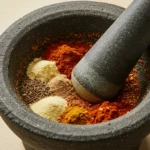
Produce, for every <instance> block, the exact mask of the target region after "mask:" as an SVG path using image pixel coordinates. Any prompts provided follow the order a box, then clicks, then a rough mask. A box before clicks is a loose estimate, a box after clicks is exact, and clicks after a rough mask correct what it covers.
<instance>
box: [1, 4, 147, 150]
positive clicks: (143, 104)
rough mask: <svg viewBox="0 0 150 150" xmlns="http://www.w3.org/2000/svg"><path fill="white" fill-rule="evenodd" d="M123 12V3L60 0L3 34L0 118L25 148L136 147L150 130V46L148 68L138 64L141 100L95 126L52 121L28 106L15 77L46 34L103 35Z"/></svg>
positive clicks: (134, 149)
mask: <svg viewBox="0 0 150 150" xmlns="http://www.w3.org/2000/svg"><path fill="white" fill-rule="evenodd" d="M123 11H124V9H123V8H121V7H119V6H115V5H111V4H105V3H97V2H90V1H84V2H83V1H81V2H80V1H77V2H66V3H60V4H55V5H51V6H46V7H43V8H40V9H38V10H35V11H33V12H31V13H29V14H28V15H26V16H25V17H23V18H21V19H19V20H18V21H17V22H15V23H14V24H13V25H11V26H10V27H9V28H8V29H7V30H6V31H5V32H4V33H3V34H2V35H1V37H0V62H1V63H0V85H1V88H0V112H1V117H2V118H3V120H4V121H5V122H6V124H7V125H8V126H9V128H10V129H11V130H12V131H13V132H14V133H15V134H16V135H17V136H18V137H19V138H20V139H21V140H22V141H23V144H24V146H25V148H26V150H85V149H86V150H91V149H93V150H137V149H138V147H139V145H140V143H141V141H142V140H143V139H144V138H145V137H146V136H147V135H148V134H149V132H150V93H149V85H150V84H149V80H150V79H149V78H148V73H147V72H145V71H144V70H145V69H146V70H148V69H149V68H150V67H149V66H150V52H149V51H148V50H146V52H145V53H144V54H143V56H142V59H143V61H145V62H146V65H145V68H143V66H142V65H141V66H140V65H139V76H140V78H139V79H140V87H141V94H140V100H139V104H138V105H137V106H136V107H135V108H134V109H133V110H132V111H131V112H129V113H127V114H126V115H124V116H122V117H119V118H117V119H114V120H112V121H108V122H105V123H99V124H95V125H69V124H67V125H66V124H61V123H56V122H52V121H48V120H46V119H44V118H42V117H39V116H38V115H36V114H34V113H33V112H32V111H31V110H29V109H28V108H27V107H26V106H25V105H24V104H23V103H22V102H21V101H20V100H19V98H18V96H17V94H16V89H15V84H16V82H15V81H16V80H17V72H18V70H19V69H20V66H23V69H26V64H27V62H29V61H31V60H32V59H31V58H33V57H35V56H38V55H40V51H39V52H37V50H36V49H37V47H38V49H41V50H42V49H43V47H44V46H45V45H46V42H45V41H47V39H50V40H51V41H55V39H57V40H58V39H63V38H64V39H69V38H71V35H73V34H74V35H75V34H85V35H86V34H88V33H100V34H103V33H104V32H105V31H106V30H107V28H108V27H109V26H110V25H111V24H112V23H113V22H114V21H115V20H116V19H117V18H118V16H119V15H120V14H121V13H122V12H123ZM56 37H57V38H56ZM89 39H90V37H89ZM50 40H48V41H50ZM91 40H93V41H94V40H95V39H93V37H92V38H91ZM8 143H9V141H8Z"/></svg>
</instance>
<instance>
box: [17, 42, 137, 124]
mask: <svg viewBox="0 0 150 150" xmlns="http://www.w3.org/2000/svg"><path fill="white" fill-rule="evenodd" d="M91 46H92V43H90V42H84V43H83V42H66V41H60V42H58V43H53V44H50V45H49V46H48V47H47V49H46V50H45V51H44V52H43V54H42V56H41V58H35V59H34V60H33V61H32V62H31V63H30V64H29V65H28V68H27V72H26V77H25V78H24V80H23V82H22V83H21V85H20V88H19V89H20V91H19V92H20V95H21V97H22V100H23V101H24V102H25V103H26V104H27V105H28V106H29V107H30V108H31V110H32V111H33V112H35V113H36V114H38V115H40V116H42V117H44V118H47V119H49V120H53V121H58V122H61V123H66V124H96V123H101V122H106V121H109V120H112V119H115V118H117V117H120V116H122V115H124V114H126V113H128V112H129V111H131V110H132V109H133V108H134V107H135V106H136V104H137V102H138V99H139V96H140V87H139V82H138V77H137V70H136V68H134V69H133V70H132V72H131V73H130V74H129V76H128V78H127V79H126V82H125V84H124V87H123V88H122V90H121V91H120V93H119V95H118V97H117V98H116V99H115V100H113V101H111V102H110V101H107V100H105V101H103V102H100V103H98V104H91V103H88V102H86V101H84V100H83V99H82V98H81V97H79V96H78V94H77V93H76V91H75V90H74V88H73V86H72V83H71V80H70V78H71V72H72V69H73V67H74V66H75V65H76V64H77V63H78V62H79V60H80V59H81V58H82V57H83V55H84V54H85V53H86V52H87V51H88V50H89V49H90V47H91Z"/></svg>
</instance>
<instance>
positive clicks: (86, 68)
mask: <svg viewBox="0 0 150 150" xmlns="http://www.w3.org/2000/svg"><path fill="white" fill-rule="evenodd" d="M108 17H109V16H108ZM149 43H150V0H134V1H133V3H132V4H131V5H130V6H129V7H128V8H127V9H126V10H125V11H124V12H123V13H122V14H121V15H120V17H119V18H118V19H117V20H116V21H115V22H114V23H113V24H112V25H111V26H110V28H109V29H108V30H107V31H106V32H105V33H104V34H103V35H102V37H101V38H100V39H99V40H98V41H97V42H96V43H95V44H94V46H93V47H92V48H91V49H90V50H89V51H88V52H87V53H86V55H85V56H84V57H83V58H82V59H81V60H80V61H79V63H78V64H77V65H76V66H75V67H74V69H73V71H72V83H73V86H74V88H75V89H76V91H77V93H78V94H79V95H80V96H81V97H82V98H84V99H85V100H86V101H89V102H91V103H96V102H99V101H101V100H103V99H107V100H111V99H113V98H114V97H116V96H117V94H118V92H119V91H120V89H121V87H122V85H123V83H124V81H125V79H126V77H127V76H128V74H129V73H130V71H131V70H132V68H133V67H134V65H135V64H136V63H137V61H138V59H139V58H140V56H141V55H142V54H143V53H144V51H145V50H146V48H147V46H148V44H149Z"/></svg>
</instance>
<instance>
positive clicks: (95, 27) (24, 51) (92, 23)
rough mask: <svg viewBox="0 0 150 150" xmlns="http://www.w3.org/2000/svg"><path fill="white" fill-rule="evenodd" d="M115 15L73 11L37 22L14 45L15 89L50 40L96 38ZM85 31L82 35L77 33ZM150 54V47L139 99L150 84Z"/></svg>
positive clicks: (11, 64)
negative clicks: (108, 15) (84, 13)
mask: <svg viewBox="0 0 150 150" xmlns="http://www.w3.org/2000/svg"><path fill="white" fill-rule="evenodd" d="M113 21H114V20H113V19H108V18H103V17H101V18H100V17H99V16H94V15H91V16H86V15H85V16H84V15H75V14H74V15H70V16H65V17H60V18H56V19H53V20H50V21H49V22H46V23H43V24H40V25H39V26H36V27H35V28H33V29H32V30H30V31H29V32H28V33H26V34H25V35H23V36H22V38H20V39H19V41H18V42H17V44H16V45H15V46H14V47H13V51H12V53H11V56H10V60H9V71H8V72H9V80H10V83H11V86H12V89H13V90H14V92H16V89H15V87H16V81H17V80H18V74H17V72H19V73H20V68H22V69H21V74H19V81H20V82H21V79H22V77H23V76H24V75H25V70H26V68H27V64H28V63H29V62H31V61H32V59H33V58H35V57H39V56H40V54H41V52H42V51H43V50H44V48H45V47H46V46H47V44H48V43H51V42H56V41H58V40H61V39H63V40H70V38H72V39H74V40H81V39H82V40H88V41H92V42H95V41H96V40H97V39H98V38H99V35H101V34H103V33H104V32H105V31H106V29H107V28H108V27H109V26H110V25H111V24H112V23H113ZM91 33H96V34H94V35H96V36H89V37H88V36H87V35H89V34H91ZM76 34H77V35H79V34H81V35H82V36H81V37H80V36H77V37H76V36H75V35H76ZM148 58H150V54H149V52H148V51H147V52H146V53H145V54H144V55H143V57H142V59H143V60H144V61H146V62H147V63H146V64H147V65H145V66H143V65H142V64H138V75H139V80H140V87H141V95H140V98H139V103H140V101H141V100H142V99H143V97H144V95H145V94H146V91H147V89H148V88H149V79H148V78H147V76H146V72H145V71H144V70H148V68H149V64H150V63H149V59H148Z"/></svg>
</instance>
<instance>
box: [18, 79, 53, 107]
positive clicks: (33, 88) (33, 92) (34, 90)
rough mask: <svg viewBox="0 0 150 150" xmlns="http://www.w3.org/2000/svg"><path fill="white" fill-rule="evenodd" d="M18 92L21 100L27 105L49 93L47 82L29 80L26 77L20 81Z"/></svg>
mask: <svg viewBox="0 0 150 150" xmlns="http://www.w3.org/2000/svg"><path fill="white" fill-rule="evenodd" d="M20 93H21V95H22V100H23V101H24V102H25V103H26V104H27V105H28V104H31V103H33V102H36V101H38V100H40V99H42V98H44V97H47V96H50V95H51V94H50V88H49V87H48V86H47V83H44V82H41V81H40V80H30V79H29V78H27V77H26V78H25V79H24V80H23V82H22V85H21V87H20Z"/></svg>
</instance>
